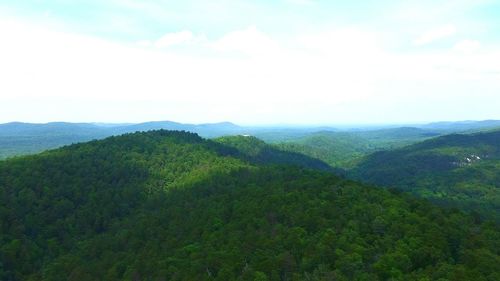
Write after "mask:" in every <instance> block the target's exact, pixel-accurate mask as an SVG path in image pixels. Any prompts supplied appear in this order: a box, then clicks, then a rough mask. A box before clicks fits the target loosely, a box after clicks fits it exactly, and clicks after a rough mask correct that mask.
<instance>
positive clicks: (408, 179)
mask: <svg viewBox="0 0 500 281" xmlns="http://www.w3.org/2000/svg"><path fill="white" fill-rule="evenodd" d="M352 175H353V176H354V177H355V178H357V179H360V180H363V181H366V182H371V183H375V184H378V185H383V186H391V187H398V188H401V189H403V190H407V191H411V192H413V193H415V194H417V195H419V196H422V197H425V198H429V199H431V200H433V201H436V202H439V203H442V204H446V205H451V206H457V207H461V208H464V209H467V210H473V211H476V212H478V213H480V214H481V215H483V216H485V217H488V218H493V219H496V220H500V131H493V132H487V133H477V134H471V135H457V134H455V135H447V136H443V137H439V138H435V139H431V140H428V141H424V142H422V143H418V144H415V145H411V146H408V147H405V148H401V149H397V150H392V151H381V152H376V153H374V154H372V155H370V156H368V157H366V159H364V160H363V161H362V162H361V163H359V165H358V166H357V167H356V168H355V169H354V170H353V171H352Z"/></svg>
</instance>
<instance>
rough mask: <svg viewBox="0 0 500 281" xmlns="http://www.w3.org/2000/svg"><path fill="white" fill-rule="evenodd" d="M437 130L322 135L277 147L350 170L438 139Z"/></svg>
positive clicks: (392, 129) (324, 133)
mask: <svg viewBox="0 0 500 281" xmlns="http://www.w3.org/2000/svg"><path fill="white" fill-rule="evenodd" d="M439 135H440V133H439V131H437V130H424V129H419V128H412V127H401V128H391V129H379V130H364V131H352V132H330V131H323V132H317V133H312V134H308V135H306V136H304V137H300V138H295V139H294V138H291V139H288V140H286V141H282V142H279V143H276V146H277V147H279V148H280V149H283V150H286V151H293V152H297V153H302V154H305V155H308V156H311V157H314V158H317V159H321V160H323V161H325V162H326V163H328V164H329V165H330V166H332V167H336V168H341V169H350V168H353V167H355V166H356V164H357V163H358V162H359V161H360V160H361V159H362V158H363V157H364V156H366V155H368V154H371V153H373V152H376V151H381V150H389V149H395V148H400V147H403V146H406V145H409V144H413V143H416V142H419V141H423V140H426V139H429V138H431V137H436V136H439Z"/></svg>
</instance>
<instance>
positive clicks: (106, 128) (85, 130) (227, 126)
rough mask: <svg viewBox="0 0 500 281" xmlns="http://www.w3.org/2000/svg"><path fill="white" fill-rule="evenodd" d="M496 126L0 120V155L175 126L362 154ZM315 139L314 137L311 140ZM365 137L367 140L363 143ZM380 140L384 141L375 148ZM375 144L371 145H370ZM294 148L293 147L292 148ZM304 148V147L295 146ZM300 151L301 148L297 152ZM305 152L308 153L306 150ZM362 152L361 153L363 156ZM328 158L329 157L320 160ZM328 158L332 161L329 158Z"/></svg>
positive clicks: (209, 133)
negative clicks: (340, 144) (345, 141)
mask: <svg viewBox="0 0 500 281" xmlns="http://www.w3.org/2000/svg"><path fill="white" fill-rule="evenodd" d="M495 127H500V121H498V120H487V121H463V122H439V123H431V124H426V125H418V126H413V127H400V128H393V127H391V128H379V129H373V128H369V127H357V128H350V129H349V128H343V129H342V130H340V129H338V128H334V127H329V126H317V127H303V126H301V127H298V126H297V127H293V126H270V127H255V126H253V127H252V126H238V125H236V124H233V123H230V122H220V123H207V124H183V123H177V122H172V121H155V122H145V123H139V124H107V123H68V122H52V123H46V124H33V123H21V122H12V123H6V124H0V159H3V158H7V157H12V156H17V155H25V154H33V153H38V152H41V151H44V150H47V149H53V148H57V147H61V146H64V145H69V144H73V143H79V142H85V141H89V140H94V139H103V138H105V137H109V136H114V135H121V134H125V133H133V132H137V131H150V130H158V129H165V130H176V131H187V132H192V133H197V134H198V135H200V136H202V137H206V138H215V137H221V136H229V135H252V136H255V137H258V138H260V139H262V140H264V141H266V142H271V143H279V142H283V141H287V142H288V141H292V140H297V141H299V140H300V139H303V141H299V142H307V141H305V139H307V138H311V137H313V138H314V137H315V136H316V135H318V134H319V135H329V136H328V137H329V138H331V137H332V136H333V135H335V137H340V138H341V139H342V138H345V137H346V136H349V137H354V138H356V141H353V142H352V143H354V144H356V143H364V144H363V145H368V148H366V147H365V148H361V149H362V150H363V153H365V152H373V151H376V150H377V149H380V148H387V147H386V146H385V145H389V146H388V147H392V146H400V145H402V144H410V143H414V142H416V141H420V140H423V139H425V138H428V137H433V136H438V135H442V134H448V133H452V132H470V131H479V130H486V129H491V128H495ZM313 141H314V140H313ZM367 141H368V144H366V142H367ZM380 144H384V145H383V146H380ZM374 147H375V148H376V149H374ZM291 150H293V149H291ZM296 150H307V149H303V148H300V149H296ZM300 152H304V151H300ZM306 154H307V153H306ZM363 155H364V154H363ZM322 160H325V161H327V162H328V159H322ZM330 162H332V161H330Z"/></svg>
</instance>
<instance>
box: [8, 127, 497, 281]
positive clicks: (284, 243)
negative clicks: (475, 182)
mask: <svg viewBox="0 0 500 281" xmlns="http://www.w3.org/2000/svg"><path fill="white" fill-rule="evenodd" d="M239 141H241V140H239ZM239 141H238V139H236V140H235V139H233V140H230V141H228V140H227V139H226V140H224V141H219V142H214V141H210V140H204V139H202V138H200V137H198V136H197V135H195V134H191V133H185V132H169V131H155V132H149V133H136V134H129V135H124V136H120V137H111V138H108V139H105V140H102V141H92V142H89V143H85V144H78V145H72V146H68V147H64V148H61V149H58V150H54V151H49V152H45V153H42V154H40V155H36V156H29V157H22V158H16V159H11V160H7V161H2V162H0V203H1V204H0V217H1V222H2V223H1V225H0V279H1V280H79V281H85V280H111V281H112V280H499V279H500V270H499V269H500V256H499V255H500V252H499V251H500V230H499V229H498V226H496V225H494V224H491V223H480V222H478V221H477V220H475V218H474V217H471V216H468V215H465V214H463V213H461V212H459V211H457V210H446V209H441V208H438V207H435V206H432V205H430V204H429V203H427V202H425V201H422V200H419V199H415V198H412V197H410V196H409V195H405V194H399V193H393V192H390V191H388V190H384V189H377V188H373V187H370V186H364V185H362V184H359V183H357V182H353V181H349V180H345V179H341V178H339V177H337V176H335V175H333V174H331V173H327V172H322V171H315V170H308V169H304V168H301V167H297V166H290V165H287V166H277V165H268V164H266V163H264V162H263V160H259V161H254V160H253V159H252V157H249V156H248V155H250V156H251V155H254V156H255V155H260V153H261V152H259V151H258V150H257V152H256V153H250V152H251V151H254V150H252V149H251V148H250V147H247V148H245V147H246V145H247V144H246V143H243V144H239ZM253 141H255V140H251V142H253ZM228 142H230V143H231V144H232V145H226V144H224V143H228ZM235 147H239V148H240V149H241V150H240V151H239V150H237V149H235ZM243 148H245V149H243ZM257 158H258V159H260V158H259V157H257ZM265 159H266V158H265ZM270 163H273V160H272V158H271V160H270ZM264 164H266V165H264Z"/></svg>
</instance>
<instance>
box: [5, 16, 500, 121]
mask: <svg viewBox="0 0 500 281" xmlns="http://www.w3.org/2000/svg"><path fill="white" fill-rule="evenodd" d="M190 34H191V35H188V33H184V35H183V36H179V37H177V38H178V39H176V40H173V39H172V40H170V41H168V40H166V41H167V42H168V44H166V45H168V46H175V45H172V44H173V43H172V42H175V43H176V44H186V43H188V44H190V43H189V42H192V41H193V40H194V42H196V38H198V37H199V36H196V35H194V34H193V33H190ZM174 37H175V36H174ZM296 37H297V38H296V40H294V39H293V38H289V40H281V41H278V40H277V39H275V38H273V37H272V36H270V35H268V34H266V33H264V32H262V31H260V30H258V29H257V28H256V27H249V28H246V29H244V30H240V31H238V30H237V31H232V32H229V33H227V34H226V35H225V36H222V37H221V38H219V39H215V40H213V41H208V40H207V41H203V42H201V44H195V45H196V48H201V49H203V50H205V52H200V53H203V55H199V53H197V54H198V55H189V54H190V53H189V52H186V50H183V51H182V52H176V51H175V48H170V49H168V48H167V49H161V48H160V49H159V48H139V47H127V46H125V45H121V44H118V43H112V42H109V41H105V40H100V39H96V38H93V37H87V36H81V35H76V34H70V33H61V32H56V31H53V30H51V29H46V28H43V27H41V26H38V25H34V24H28V23H24V22H20V21H18V20H5V19H2V20H0V38H2V44H1V45H0V61H1V62H2V63H1V64H0V79H1V83H0V121H11V120H16V119H17V120H24V121H51V120H66V121H117V122H130V121H132V122H135V121H145V120H158V119H171V120H175V121H181V122H214V121H223V120H230V121H234V122H240V123H279V122H288V123H317V122H338V123H342V122H354V121H357V122H361V121H363V120H365V121H364V122H367V121H371V119H370V118H372V117H371V116H373V115H377V114H379V115H381V117H379V118H380V120H382V121H383V120H386V121H387V118H389V117H387V118H386V119H384V114H385V113H381V112H380V111H379V110H380V108H385V107H384V104H385V103H394V104H397V105H401V104H403V105H404V104H405V102H407V101H408V100H410V99H415V98H416V97H418V98H421V99H422V100H426V102H427V101H429V100H430V101H432V100H435V99H436V96H439V97H440V100H446V99H447V98H449V99H450V100H453V97H454V96H456V95H459V94H462V95H466V94H467V92H464V91H465V90H464V89H471V88H473V87H472V86H474V85H475V84H474V83H477V85H481V89H483V90H484V94H483V93H475V98H476V99H481V95H490V94H491V93H493V92H495V93H497V92H498V91H499V90H500V85H499V84H500V83H499V82H498V79H496V78H497V77H494V78H495V79H493V78H492V77H491V76H492V75H493V74H491V73H498V71H499V69H498V66H497V63H496V62H497V61H499V59H500V52H498V51H497V52H483V53H479V54H476V53H473V54H470V55H467V56H466V55H463V54H462V53H460V52H446V53H438V54H432V55H429V54H396V53H391V52H388V51H385V50H384V49H383V48H382V46H381V43H380V42H379V41H380V36H379V35H378V34H377V33H374V32H369V31H363V30H360V29H355V28H341V29H333V30H326V31H324V32H319V33H317V34H308V35H297V36H296ZM171 38H172V37H171ZM179 38H180V39H179ZM193 38H194V39H193ZM153 42H154V41H144V42H143V44H144V45H148V44H150V45H151V46H154V43H153ZM220 52H222V54H226V53H239V54H244V55H245V56H225V55H222V56H221V53H220ZM494 75H497V74H494ZM467 83H469V84H467ZM466 84H467V85H469V86H468V87H462V86H463V85H466ZM451 85H452V86H451ZM436 89H438V90H436ZM461 91H462V92H461ZM54 104H58V105H60V106H54ZM363 104H365V105H366V107H362V105H363ZM415 106H417V105H415ZM348 109H352V111H350V110H348ZM361 109H363V110H361ZM356 110H359V111H356ZM352 112H358V113H359V114H353V113H352ZM426 116H427V115H426ZM392 117H393V116H391V118H392ZM414 118H416V117H414Z"/></svg>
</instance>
